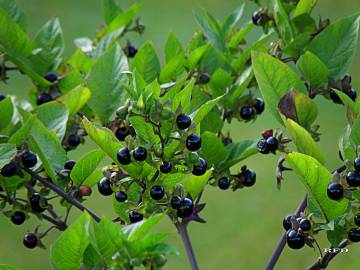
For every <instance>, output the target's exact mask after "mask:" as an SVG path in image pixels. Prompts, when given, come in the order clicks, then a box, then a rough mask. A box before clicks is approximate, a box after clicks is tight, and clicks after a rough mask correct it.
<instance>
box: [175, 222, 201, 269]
mask: <svg viewBox="0 0 360 270" xmlns="http://www.w3.org/2000/svg"><path fill="white" fill-rule="evenodd" d="M175 226H176V229H177V230H178V232H179V234H180V236H181V239H182V241H183V243H184V246H185V249H186V253H187V256H188V259H189V262H190V265H191V269H192V270H199V266H198V263H197V261H196V256H195V253H194V250H193V247H192V245H191V242H190V238H189V234H188V231H187V224H184V223H181V222H176V223H175Z"/></svg>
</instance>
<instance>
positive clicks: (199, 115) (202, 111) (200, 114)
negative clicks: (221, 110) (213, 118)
mask: <svg viewBox="0 0 360 270" xmlns="http://www.w3.org/2000/svg"><path fill="white" fill-rule="evenodd" d="M222 98H223V96H220V97H217V98H215V99H212V100H210V101H208V102H206V103H205V104H203V105H202V106H201V107H200V108H199V109H198V110H196V111H195V112H193V113H192V114H191V118H192V120H193V122H194V123H195V124H199V123H200V122H201V121H202V120H203V119H204V117H205V116H206V115H207V114H208V113H209V112H210V111H211V110H212V109H213V108H214V107H215V106H216V104H218V103H219V101H220V100H221V99H222Z"/></svg>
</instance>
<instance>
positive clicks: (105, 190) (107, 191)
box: [97, 177, 113, 196]
mask: <svg viewBox="0 0 360 270" xmlns="http://www.w3.org/2000/svg"><path fill="white" fill-rule="evenodd" d="M97 186H98V190H99V192H100V194H102V195H104V196H110V195H111V194H113V190H112V188H111V181H110V179H108V178H106V177H104V178H102V179H101V180H100V181H99V182H98V184H97Z"/></svg>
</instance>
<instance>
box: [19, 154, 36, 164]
mask: <svg viewBox="0 0 360 270" xmlns="http://www.w3.org/2000/svg"><path fill="white" fill-rule="evenodd" d="M21 161H22V164H23V165H24V166H25V167H26V168H32V167H34V166H35V165H36V163H37V157H36V155H35V154H34V153H31V152H25V153H24V154H23V155H22V157H21Z"/></svg>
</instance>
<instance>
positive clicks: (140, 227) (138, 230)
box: [123, 214, 164, 241]
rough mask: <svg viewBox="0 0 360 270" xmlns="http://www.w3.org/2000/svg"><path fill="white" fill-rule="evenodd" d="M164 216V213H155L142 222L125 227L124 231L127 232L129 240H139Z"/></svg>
mask: <svg viewBox="0 0 360 270" xmlns="http://www.w3.org/2000/svg"><path fill="white" fill-rule="evenodd" d="M163 217H164V215H163V214H157V215H153V216H151V217H149V218H147V219H144V220H142V221H140V222H136V223H135V224H131V225H128V226H126V227H124V228H123V231H124V232H125V234H127V236H128V240H129V241H139V240H140V239H142V238H144V237H145V236H146V235H147V234H148V233H149V232H150V230H152V229H153V228H154V227H155V226H156V224H158V223H159V222H160V220H161V219H162V218H163Z"/></svg>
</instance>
